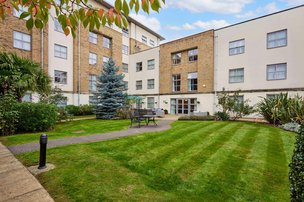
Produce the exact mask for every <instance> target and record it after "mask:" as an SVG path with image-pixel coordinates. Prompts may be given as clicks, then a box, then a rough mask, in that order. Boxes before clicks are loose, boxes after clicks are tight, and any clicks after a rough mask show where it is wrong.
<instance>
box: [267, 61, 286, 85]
mask: <svg viewBox="0 0 304 202" xmlns="http://www.w3.org/2000/svg"><path fill="white" fill-rule="evenodd" d="M286 77H287V64H286V63H281V64H272V65H267V80H268V81H271V80H284V79H286Z"/></svg>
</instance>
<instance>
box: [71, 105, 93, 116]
mask: <svg viewBox="0 0 304 202" xmlns="http://www.w3.org/2000/svg"><path fill="white" fill-rule="evenodd" d="M65 110H66V111H67V113H68V114H71V115H73V116H83V115H92V114H93V111H94V107H93V106H92V105H80V106H75V105H67V106H66V107H65Z"/></svg>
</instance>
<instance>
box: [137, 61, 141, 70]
mask: <svg viewBox="0 0 304 202" xmlns="http://www.w3.org/2000/svg"><path fill="white" fill-rule="evenodd" d="M136 71H137V72H140V71H142V62H138V63H136Z"/></svg>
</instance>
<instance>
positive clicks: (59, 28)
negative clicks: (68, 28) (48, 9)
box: [54, 18, 63, 33]
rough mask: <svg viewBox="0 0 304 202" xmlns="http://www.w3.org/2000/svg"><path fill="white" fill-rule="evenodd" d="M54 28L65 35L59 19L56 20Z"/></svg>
mask: <svg viewBox="0 0 304 202" xmlns="http://www.w3.org/2000/svg"><path fill="white" fill-rule="evenodd" d="M54 27H55V31H58V32H61V33H63V29H62V26H61V24H60V23H59V21H58V18H54Z"/></svg>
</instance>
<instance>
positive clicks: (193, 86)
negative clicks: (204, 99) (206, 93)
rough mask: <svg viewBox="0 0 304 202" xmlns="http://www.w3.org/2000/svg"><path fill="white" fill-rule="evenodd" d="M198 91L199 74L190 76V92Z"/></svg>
mask: <svg viewBox="0 0 304 202" xmlns="http://www.w3.org/2000/svg"><path fill="white" fill-rule="evenodd" d="M196 90H197V72H193V73H189V74H188V91H196Z"/></svg>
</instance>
